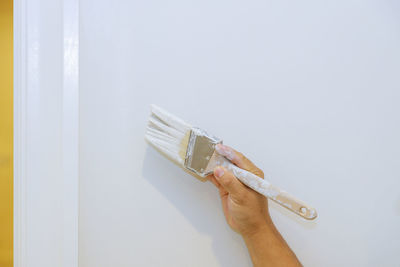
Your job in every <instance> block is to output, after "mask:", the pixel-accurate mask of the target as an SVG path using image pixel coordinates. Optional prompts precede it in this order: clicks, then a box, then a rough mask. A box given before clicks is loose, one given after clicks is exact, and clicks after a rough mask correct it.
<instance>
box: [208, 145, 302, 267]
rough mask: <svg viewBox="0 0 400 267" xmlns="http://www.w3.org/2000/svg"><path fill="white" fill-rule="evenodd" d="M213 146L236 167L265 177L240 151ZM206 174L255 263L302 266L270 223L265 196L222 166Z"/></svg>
mask: <svg viewBox="0 0 400 267" xmlns="http://www.w3.org/2000/svg"><path fill="white" fill-rule="evenodd" d="M215 150H216V151H217V152H218V153H219V154H220V155H222V156H225V157H226V158H227V159H229V160H230V161H231V162H232V163H233V164H235V165H236V166H238V167H239V168H241V169H244V170H246V171H249V172H251V173H253V174H255V175H257V176H259V177H261V178H264V173H263V171H262V170H260V169H259V168H257V166H255V165H254V164H253V163H252V162H251V161H250V160H248V159H247V158H246V157H245V156H243V154H242V153H239V152H237V151H236V150H234V149H232V148H230V147H228V146H224V145H217V146H216V147H215ZM208 178H209V179H210V181H211V182H212V183H213V184H214V185H215V186H216V187H217V188H218V189H219V195H220V197H221V201H222V209H223V211H224V214H225V218H226V221H227V222H228V224H229V226H230V227H231V228H232V229H233V230H235V231H236V232H238V233H240V234H241V235H242V237H243V239H244V241H245V243H246V246H247V248H248V250H249V253H250V256H251V260H252V262H253V264H254V266H255V267H269V266H274V267H277V266H285V267H288V266H301V263H300V261H299V260H298V259H297V257H296V255H295V254H294V253H293V251H292V250H291V249H290V247H289V246H288V244H287V243H286V241H285V240H284V239H283V238H282V236H281V235H280V233H279V232H278V230H277V229H276V228H275V226H274V224H273V223H272V220H271V217H270V215H269V211H268V200H267V198H265V197H264V196H263V195H261V194H259V193H257V192H256V191H253V190H252V189H250V188H249V187H247V186H246V185H244V184H242V183H241V182H240V181H239V180H238V179H237V178H236V177H235V176H234V175H233V174H232V173H231V172H229V171H227V170H226V169H225V168H223V167H221V166H218V167H216V168H215V170H214V173H213V175H210V176H208Z"/></svg>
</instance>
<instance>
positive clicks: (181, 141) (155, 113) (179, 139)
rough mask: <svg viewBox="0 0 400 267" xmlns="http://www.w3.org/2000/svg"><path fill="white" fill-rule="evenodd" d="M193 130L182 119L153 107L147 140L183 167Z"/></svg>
mask: <svg viewBox="0 0 400 267" xmlns="http://www.w3.org/2000/svg"><path fill="white" fill-rule="evenodd" d="M191 128H192V126H191V125H189V124H187V123H186V122H185V121H183V120H182V119H180V118H178V117H176V116H174V115H172V114H170V113H168V112H167V111H165V110H163V109H161V108H160V107H157V106H156V105H151V115H150V117H149V123H148V125H147V129H146V134H145V139H146V140H147V142H149V143H150V144H152V145H153V146H154V147H155V148H156V149H158V150H159V151H160V152H162V153H163V154H165V155H166V156H167V157H168V158H170V159H171V160H172V161H174V162H175V163H177V164H179V165H181V166H183V164H184V160H185V156H186V149H187V145H188V142H189V135H190V129H191Z"/></svg>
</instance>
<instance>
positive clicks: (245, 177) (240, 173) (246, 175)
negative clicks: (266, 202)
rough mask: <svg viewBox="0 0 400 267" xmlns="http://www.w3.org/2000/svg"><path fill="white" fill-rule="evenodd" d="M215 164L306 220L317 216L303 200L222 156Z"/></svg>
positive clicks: (218, 157)
mask: <svg viewBox="0 0 400 267" xmlns="http://www.w3.org/2000/svg"><path fill="white" fill-rule="evenodd" d="M214 162H215V164H216V165H215V166H218V165H219V166H223V167H225V168H226V169H227V170H229V171H231V172H232V173H233V175H235V176H236V177H237V178H238V179H239V180H240V181H241V182H242V183H244V184H245V185H247V186H248V187H250V188H251V189H253V190H254V191H256V192H258V193H260V194H261V195H264V196H266V197H268V198H269V199H271V200H273V201H275V202H276V203H278V204H279V205H281V206H283V207H285V208H287V209H289V210H290V211H292V212H294V213H296V214H297V215H300V216H301V217H303V218H305V219H307V220H313V219H315V218H316V217H317V211H316V210H315V209H314V208H312V207H311V206H309V205H307V204H306V203H304V202H303V201H301V200H299V199H297V198H295V197H293V196H292V195H290V194H289V193H288V192H286V191H283V190H281V189H279V188H278V187H276V186H274V185H272V184H271V183H269V182H268V181H267V180H265V179H262V178H260V177H258V176H257V175H254V174H253V173H251V172H248V171H246V170H243V169H241V168H239V167H237V166H236V165H234V164H232V163H231V162H230V161H229V160H228V159H226V158H225V157H223V156H217V158H216V159H215V161H214Z"/></svg>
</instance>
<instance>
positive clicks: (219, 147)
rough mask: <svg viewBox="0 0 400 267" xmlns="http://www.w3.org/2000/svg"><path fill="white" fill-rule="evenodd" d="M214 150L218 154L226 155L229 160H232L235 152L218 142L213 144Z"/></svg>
mask: <svg viewBox="0 0 400 267" xmlns="http://www.w3.org/2000/svg"><path fill="white" fill-rule="evenodd" d="M215 150H216V151H217V153H218V154H220V155H222V156H224V157H226V158H227V159H229V160H230V161H232V160H233V159H234V158H235V153H234V152H233V150H232V149H231V148H230V147H227V146H224V145H222V144H218V145H216V146H215Z"/></svg>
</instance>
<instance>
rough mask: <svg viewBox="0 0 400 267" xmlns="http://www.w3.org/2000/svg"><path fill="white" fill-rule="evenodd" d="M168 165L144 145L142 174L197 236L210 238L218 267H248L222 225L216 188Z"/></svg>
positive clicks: (235, 241)
mask: <svg viewBox="0 0 400 267" xmlns="http://www.w3.org/2000/svg"><path fill="white" fill-rule="evenodd" d="M172 164H173V163H171V162H170V161H169V160H168V159H166V158H164V157H163V156H162V155H160V154H159V153H158V152H157V151H156V150H155V149H154V148H152V147H150V146H148V147H147V148H146V152H145V157H144V163H143V169H142V175H143V177H144V178H145V179H146V180H147V181H148V182H150V184H151V185H152V186H154V187H155V188H156V189H157V190H158V191H159V192H160V193H161V194H163V195H164V196H165V198H166V199H168V200H169V201H170V202H171V203H172V204H173V205H174V206H175V207H176V208H177V209H178V210H179V211H180V212H181V213H182V214H183V215H184V216H185V218H187V220H188V221H190V223H191V224H192V225H193V226H194V227H195V228H196V230H197V231H198V232H199V233H201V234H202V235H207V236H210V237H211V238H212V240H213V241H212V249H213V251H214V254H215V257H216V258H217V260H218V261H219V265H220V266H223V267H233V266H252V264H251V260H250V258H249V256H248V254H247V250H246V247H245V245H244V243H243V241H242V239H241V237H240V236H239V235H238V234H237V233H235V232H233V231H232V230H231V229H230V228H229V226H228V225H227V224H226V223H225V219H224V216H223V213H222V209H221V204H220V200H219V196H218V192H217V189H216V188H215V187H214V186H213V185H212V184H211V183H209V182H201V181H200V180H198V179H196V178H194V177H192V176H191V175H190V174H188V173H185V172H184V171H183V170H182V169H180V168H179V167H177V166H171V165H172ZM155 166H156V167H155ZM243 261H245V262H243Z"/></svg>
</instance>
